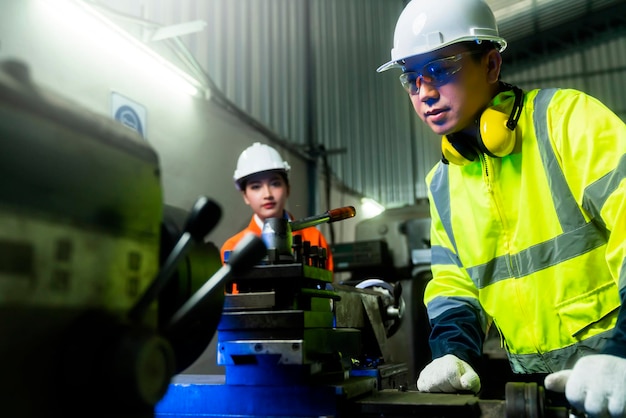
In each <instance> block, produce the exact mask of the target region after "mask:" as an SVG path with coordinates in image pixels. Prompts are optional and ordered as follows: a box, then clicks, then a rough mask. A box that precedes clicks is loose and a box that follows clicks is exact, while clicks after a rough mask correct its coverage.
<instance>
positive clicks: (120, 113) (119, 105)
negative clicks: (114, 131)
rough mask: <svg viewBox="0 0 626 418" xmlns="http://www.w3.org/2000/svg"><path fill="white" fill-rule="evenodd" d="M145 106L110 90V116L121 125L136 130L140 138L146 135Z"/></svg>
mask: <svg viewBox="0 0 626 418" xmlns="http://www.w3.org/2000/svg"><path fill="white" fill-rule="evenodd" d="M146 113H147V112H146V108H145V107H144V106H142V105H140V104H139V103H137V102H135V101H132V100H130V99H129V98H127V97H124V96H122V95H121V94H119V93H116V92H111V116H112V117H113V119H115V120H116V121H118V122H120V123H121V124H122V125H124V126H127V127H128V128H130V129H132V130H134V131H136V132H137V133H138V134H139V135H141V136H142V138H145V137H146V135H145V133H146Z"/></svg>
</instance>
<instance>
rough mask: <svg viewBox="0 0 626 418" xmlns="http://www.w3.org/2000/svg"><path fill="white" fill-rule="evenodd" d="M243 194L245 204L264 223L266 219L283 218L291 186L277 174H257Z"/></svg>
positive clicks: (251, 178)
mask: <svg viewBox="0 0 626 418" xmlns="http://www.w3.org/2000/svg"><path fill="white" fill-rule="evenodd" d="M242 194H243V200H244V202H246V204H247V205H249V206H250V207H251V208H252V210H253V211H254V213H255V214H256V215H257V216H258V217H259V218H261V220H262V221H264V220H265V219H266V218H280V217H282V216H283V210H284V209H285V205H286V203H287V197H289V186H288V185H287V183H285V179H284V178H283V176H282V175H281V174H279V173H277V172H263V173H257V174H253V175H252V176H250V177H249V179H248V180H247V182H246V188H245V190H243V191H242Z"/></svg>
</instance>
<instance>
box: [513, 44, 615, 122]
mask: <svg viewBox="0 0 626 418" xmlns="http://www.w3.org/2000/svg"><path fill="white" fill-rule="evenodd" d="M504 54H505V55H504V58H505V59H506V51H505V52H504ZM503 77H504V78H505V79H506V80H507V81H509V82H512V83H515V84H517V85H519V86H520V87H522V88H524V89H531V88H539V87H561V88H575V89H578V90H582V91H584V92H586V93H588V94H590V95H592V96H594V97H596V98H598V99H599V100H600V101H602V102H603V103H604V104H605V105H607V106H608V107H609V108H610V109H611V110H613V112H615V113H616V114H617V115H618V116H620V118H621V119H622V120H625V121H626V36H622V37H620V38H617V39H612V40H609V41H607V42H605V43H602V44H598V45H592V46H589V47H581V48H580V50H579V51H577V52H574V53H570V54H564V55H562V56H555V57H553V58H551V59H547V60H546V61H545V62H543V63H540V64H537V65H535V66H532V67H529V68H511V69H510V70H508V71H506V72H505V73H504V74H503Z"/></svg>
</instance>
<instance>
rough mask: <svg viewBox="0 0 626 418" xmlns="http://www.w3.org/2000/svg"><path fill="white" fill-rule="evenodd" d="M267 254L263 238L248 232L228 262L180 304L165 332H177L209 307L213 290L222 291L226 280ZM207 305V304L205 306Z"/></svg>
mask: <svg viewBox="0 0 626 418" xmlns="http://www.w3.org/2000/svg"><path fill="white" fill-rule="evenodd" d="M266 254H267V248H266V247H265V244H264V243H263V240H262V239H261V238H259V237H257V236H256V235H254V234H252V233H250V234H248V235H246V236H244V237H243V238H242V239H241V241H239V243H238V244H237V246H235V248H234V250H233V251H232V253H231V254H230V257H229V258H228V264H225V265H223V266H222V267H221V268H220V269H219V270H218V271H217V272H215V274H213V276H211V278H210V279H209V280H207V281H206V283H204V285H202V287H201V288H200V289H198V290H197V291H196V293H194V294H193V295H192V296H191V297H190V298H189V299H188V300H187V302H185V303H184V304H183V306H181V307H180V308H179V309H178V311H176V313H175V314H174V315H172V318H171V319H170V321H169V322H168V324H167V325H166V327H165V330H164V331H165V334H166V335H168V334H172V333H174V332H176V333H178V331H179V329H180V328H183V327H184V326H185V324H186V323H188V322H190V321H193V320H194V318H195V317H196V316H197V314H198V312H202V311H203V310H204V309H210V308H211V306H208V305H209V304H210V302H211V300H212V299H213V298H212V297H211V296H212V295H213V294H214V293H215V292H222V293H223V292H224V285H225V284H226V281H228V280H230V278H231V276H233V275H238V274H241V273H243V272H245V271H246V270H248V269H249V268H250V267H252V266H253V265H255V264H256V263H257V262H258V261H259V260H261V259H262V258H263V257H265V255H266ZM205 305H207V306H205Z"/></svg>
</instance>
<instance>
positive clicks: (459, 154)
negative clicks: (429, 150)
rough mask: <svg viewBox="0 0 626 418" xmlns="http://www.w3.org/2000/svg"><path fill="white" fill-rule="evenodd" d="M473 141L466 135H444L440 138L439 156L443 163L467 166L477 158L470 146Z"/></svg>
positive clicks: (474, 150) (472, 147)
mask: <svg viewBox="0 0 626 418" xmlns="http://www.w3.org/2000/svg"><path fill="white" fill-rule="evenodd" d="M473 142H474V140H473V139H472V138H470V137H469V136H467V135H462V134H454V135H444V136H443V138H441V154H442V157H443V161H444V162H446V161H447V162H450V163H452V164H455V165H467V164H469V163H471V162H472V161H475V160H476V159H477V158H478V153H477V152H476V149H475V148H474V146H473V145H472V143H473Z"/></svg>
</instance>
